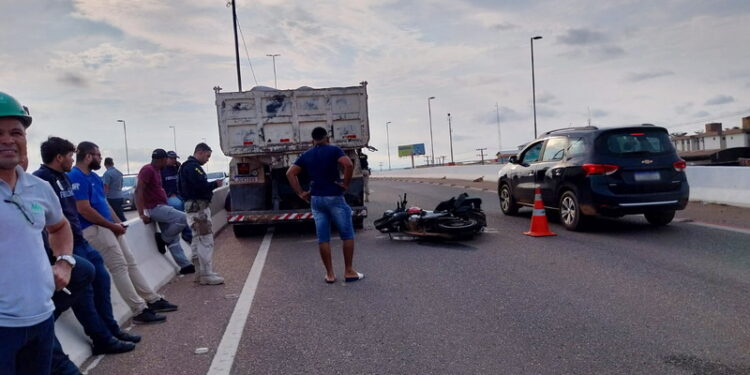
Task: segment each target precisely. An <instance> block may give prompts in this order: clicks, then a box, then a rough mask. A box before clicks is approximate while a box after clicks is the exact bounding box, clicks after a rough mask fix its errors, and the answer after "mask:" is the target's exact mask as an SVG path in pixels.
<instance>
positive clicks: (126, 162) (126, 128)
mask: <svg viewBox="0 0 750 375" xmlns="http://www.w3.org/2000/svg"><path fill="white" fill-rule="evenodd" d="M117 122H121V123H122V131H123V132H124V133H125V165H126V168H127V170H128V174H130V157H129V156H128V127H127V126H125V120H117Z"/></svg>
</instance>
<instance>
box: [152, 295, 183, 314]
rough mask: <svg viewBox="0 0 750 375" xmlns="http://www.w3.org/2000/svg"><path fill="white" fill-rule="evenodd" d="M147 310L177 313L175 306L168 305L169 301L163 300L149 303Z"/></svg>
mask: <svg viewBox="0 0 750 375" xmlns="http://www.w3.org/2000/svg"><path fill="white" fill-rule="evenodd" d="M148 308H149V309H150V310H151V311H153V312H170V311H177V305H173V304H171V303H169V301H167V300H165V299H164V298H161V299H159V300H158V301H155V302H149V303H148Z"/></svg>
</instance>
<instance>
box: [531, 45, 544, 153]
mask: <svg viewBox="0 0 750 375" xmlns="http://www.w3.org/2000/svg"><path fill="white" fill-rule="evenodd" d="M538 39H542V37H541V36H535V37H532V38H531V39H530V41H531V95H532V96H533V98H534V99H533V100H534V101H533V106H534V139H536V81H535V79H534V41H535V40H538Z"/></svg>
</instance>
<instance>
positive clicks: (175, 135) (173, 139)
mask: <svg viewBox="0 0 750 375" xmlns="http://www.w3.org/2000/svg"><path fill="white" fill-rule="evenodd" d="M169 127H170V128H172V141H174V152H177V129H175V127H174V125H169Z"/></svg>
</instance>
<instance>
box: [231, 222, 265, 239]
mask: <svg viewBox="0 0 750 375" xmlns="http://www.w3.org/2000/svg"><path fill="white" fill-rule="evenodd" d="M260 229H261V228H260V227H259V226H257V225H241V224H234V225H232V231H233V232H234V236H235V237H237V238H242V237H251V236H254V235H256V234H258V233H260Z"/></svg>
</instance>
